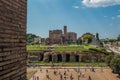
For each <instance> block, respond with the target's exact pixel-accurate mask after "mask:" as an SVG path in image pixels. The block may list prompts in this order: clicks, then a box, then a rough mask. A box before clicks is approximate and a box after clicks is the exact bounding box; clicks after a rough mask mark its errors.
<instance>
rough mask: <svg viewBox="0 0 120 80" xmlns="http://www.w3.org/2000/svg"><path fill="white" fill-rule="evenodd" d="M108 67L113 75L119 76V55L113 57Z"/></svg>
mask: <svg viewBox="0 0 120 80" xmlns="http://www.w3.org/2000/svg"><path fill="white" fill-rule="evenodd" d="M110 67H111V68H112V70H113V72H114V73H117V74H119V75H120V55H117V56H114V58H113V59H112V60H111V62H110Z"/></svg>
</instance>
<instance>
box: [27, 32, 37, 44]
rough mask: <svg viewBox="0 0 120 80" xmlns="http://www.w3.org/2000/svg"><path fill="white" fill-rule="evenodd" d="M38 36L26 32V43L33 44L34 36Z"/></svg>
mask: <svg viewBox="0 0 120 80" xmlns="http://www.w3.org/2000/svg"><path fill="white" fill-rule="evenodd" d="M37 37H39V36H37V35H35V34H32V33H28V34H27V44H33V43H34V38H37Z"/></svg>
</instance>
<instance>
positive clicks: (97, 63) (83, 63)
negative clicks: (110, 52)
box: [33, 62, 107, 66]
mask: <svg viewBox="0 0 120 80" xmlns="http://www.w3.org/2000/svg"><path fill="white" fill-rule="evenodd" d="M33 64H39V65H51V62H36V63H33ZM53 64H54V65H62V64H63V65H66V66H86V65H89V66H90V65H91V66H92V65H93V66H101V65H102V66H107V64H106V63H105V62H95V63H86V62H60V63H59V62H56V63H53Z"/></svg>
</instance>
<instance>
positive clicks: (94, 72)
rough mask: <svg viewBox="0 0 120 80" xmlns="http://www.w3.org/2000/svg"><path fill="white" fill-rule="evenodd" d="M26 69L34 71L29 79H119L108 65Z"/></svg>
mask: <svg viewBox="0 0 120 80" xmlns="http://www.w3.org/2000/svg"><path fill="white" fill-rule="evenodd" d="M27 71H28V74H30V73H31V71H32V73H34V74H33V75H31V76H29V80H120V79H118V78H117V77H116V76H117V74H113V73H112V71H111V69H110V68H108V67H102V68H101V67H54V68H51V67H29V68H28V70H27ZM65 73H66V74H65ZM47 77H48V78H49V79H47ZM35 78H36V79H35Z"/></svg>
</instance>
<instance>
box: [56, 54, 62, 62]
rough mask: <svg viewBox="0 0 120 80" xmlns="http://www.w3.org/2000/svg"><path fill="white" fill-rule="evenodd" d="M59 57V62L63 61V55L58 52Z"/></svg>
mask: <svg viewBox="0 0 120 80" xmlns="http://www.w3.org/2000/svg"><path fill="white" fill-rule="evenodd" d="M57 59H58V60H57V61H58V62H62V55H61V54H58V55H57Z"/></svg>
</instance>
